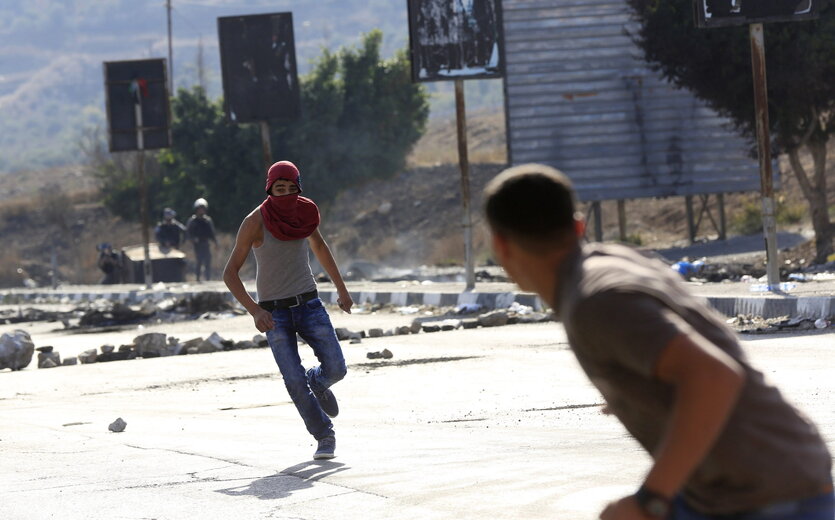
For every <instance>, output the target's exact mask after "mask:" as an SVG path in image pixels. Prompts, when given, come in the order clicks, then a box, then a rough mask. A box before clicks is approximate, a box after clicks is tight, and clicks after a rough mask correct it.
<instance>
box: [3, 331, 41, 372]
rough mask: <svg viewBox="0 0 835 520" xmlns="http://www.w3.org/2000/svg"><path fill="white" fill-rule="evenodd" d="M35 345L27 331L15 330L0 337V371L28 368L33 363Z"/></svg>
mask: <svg viewBox="0 0 835 520" xmlns="http://www.w3.org/2000/svg"><path fill="white" fill-rule="evenodd" d="M34 353H35V344H34V343H33V342H32V338H31V337H30V336H29V334H28V333H27V332H26V331H23V330H15V331H13V332H12V333H5V334H3V335H2V336H0V370H2V369H4V368H11V369H12V370H13V371H15V370H21V369H23V368H26V366H28V365H29V363H31V362H32V355H34Z"/></svg>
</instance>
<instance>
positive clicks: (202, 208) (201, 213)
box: [186, 198, 217, 282]
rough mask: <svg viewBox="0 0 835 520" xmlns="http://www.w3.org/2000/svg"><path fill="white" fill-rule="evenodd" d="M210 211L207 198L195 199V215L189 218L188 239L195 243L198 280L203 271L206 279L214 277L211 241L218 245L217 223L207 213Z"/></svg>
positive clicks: (195, 269) (195, 268) (195, 270)
mask: <svg viewBox="0 0 835 520" xmlns="http://www.w3.org/2000/svg"><path fill="white" fill-rule="evenodd" d="M208 211H209V203H208V202H206V199H203V198H200V199H197V200H195V201H194V215H192V216H191V218H190V219H188V224H187V225H186V234H187V235H188V239H189V240H191V242H192V243H193V244H194V256H195V257H196V259H195V267H194V274H195V275H196V277H197V281H198V282H199V281H200V274H201V272H202V274H203V279H204V280H211V279H212V250H211V247H210V246H209V242H210V241H211V242H214V243H215V245H217V239H216V238H215V225H214V223H213V222H212V217H210V216H209V215H208V214H207V213H208Z"/></svg>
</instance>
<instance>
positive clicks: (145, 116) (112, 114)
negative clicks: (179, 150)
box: [104, 58, 171, 152]
mask: <svg viewBox="0 0 835 520" xmlns="http://www.w3.org/2000/svg"><path fill="white" fill-rule="evenodd" d="M166 71H167V68H166V63H165V60H164V59H163V58H156V59H148V60H129V61H106V62H104V93H105V100H106V105H107V127H108V133H107V134H108V140H109V143H110V151H111V152H124V151H130V150H152V149H157V148H167V147H169V146H171V130H170V121H171V115H170V110H169V105H168V82H167V78H166ZM140 126H141V131H140V128H139V127H140Z"/></svg>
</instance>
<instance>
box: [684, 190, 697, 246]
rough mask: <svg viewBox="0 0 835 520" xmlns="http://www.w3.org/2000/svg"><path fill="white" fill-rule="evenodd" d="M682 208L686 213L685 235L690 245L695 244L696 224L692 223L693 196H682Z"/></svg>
mask: <svg viewBox="0 0 835 520" xmlns="http://www.w3.org/2000/svg"><path fill="white" fill-rule="evenodd" d="M684 208H685V210H686V211H687V235H688V237H689V238H690V243H691V244H693V243H695V242H696V223H695V222H694V221H693V196H692V195H685V196H684Z"/></svg>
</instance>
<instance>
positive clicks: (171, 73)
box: [165, 0, 174, 95]
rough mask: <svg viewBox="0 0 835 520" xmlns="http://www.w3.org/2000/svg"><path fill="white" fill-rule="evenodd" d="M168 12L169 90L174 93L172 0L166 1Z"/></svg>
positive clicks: (171, 93)
mask: <svg viewBox="0 0 835 520" xmlns="http://www.w3.org/2000/svg"><path fill="white" fill-rule="evenodd" d="M165 9H166V12H167V13H168V92H170V95H174V49H173V47H172V44H171V0H166V1H165Z"/></svg>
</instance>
